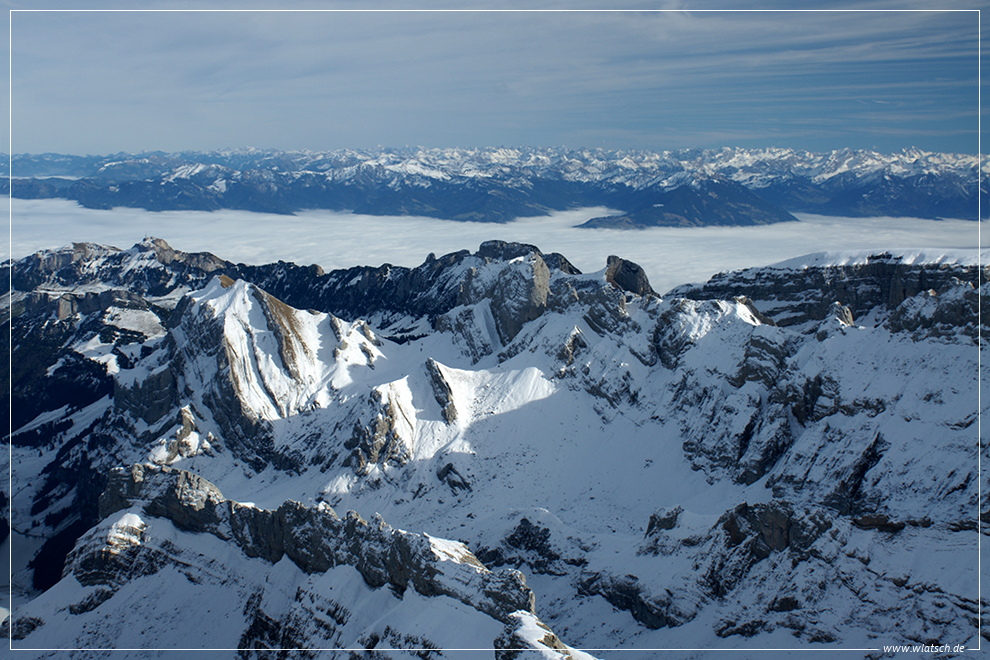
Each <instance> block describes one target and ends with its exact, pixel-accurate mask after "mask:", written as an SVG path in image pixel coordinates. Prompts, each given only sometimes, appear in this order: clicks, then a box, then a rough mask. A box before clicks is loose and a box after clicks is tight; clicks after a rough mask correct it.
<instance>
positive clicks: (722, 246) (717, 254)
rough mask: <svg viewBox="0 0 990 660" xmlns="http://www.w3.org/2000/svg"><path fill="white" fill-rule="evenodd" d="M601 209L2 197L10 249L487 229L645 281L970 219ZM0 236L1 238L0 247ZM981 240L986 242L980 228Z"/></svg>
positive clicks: (425, 243)
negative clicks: (619, 223) (612, 259)
mask: <svg viewBox="0 0 990 660" xmlns="http://www.w3.org/2000/svg"><path fill="white" fill-rule="evenodd" d="M603 211H604V209H600V208H599V209H583V210H579V211H567V212H562V213H557V214H554V215H553V216H549V217H542V218H523V219H520V220H517V221H515V222H513V223H509V224H505V225H494V224H482V223H460V222H451V221H447V220H435V219H431V218H410V217H388V216H385V217H382V216H358V215H350V214H343V213H333V212H328V211H310V212H305V213H300V214H298V215H296V216H282V215H268V214H262V213H250V212H246V211H216V212H213V213H208V212H189V211H182V212H178V211H177V212H171V211H169V212H161V213H152V212H149V211H143V210H140V209H125V208H118V209H113V210H112V211H97V210H91V209H85V208H82V207H80V206H78V205H76V204H75V203H74V202H68V201H65V200H19V199H15V200H13V214H12V217H13V227H12V231H11V235H12V238H13V243H12V246H13V249H12V253H13V256H14V257H15V258H19V257H23V256H26V255H27V254H30V253H32V252H34V251H36V250H39V249H42V248H56V247H60V246H62V245H66V244H68V243H71V242H80V241H91V242H96V243H107V244H110V245H116V246H117V247H121V248H127V247H130V246H131V245H133V244H134V243H137V242H138V241H140V240H141V239H142V238H143V237H144V236H146V235H152V236H157V237H159V238H164V239H165V240H167V241H168V242H169V243H170V244H171V245H172V246H173V247H175V248H177V249H180V250H184V251H187V252H198V251H209V252H213V253H215V254H217V255H218V256H220V257H223V258H224V259H229V260H231V261H242V262H245V263H254V264H260V263H269V262H273V261H278V260H280V259H281V260H284V261H293V262H296V263H299V264H304V265H308V264H311V263H316V264H319V265H320V266H322V267H323V268H324V269H327V270H329V269H333V268H347V267H350V266H357V265H370V266H378V265H381V264H383V263H391V264H393V265H397V266H417V265H419V264H420V263H422V262H423V261H424V259H425V258H426V255H428V254H429V253H430V252H433V253H435V254H437V255H440V254H444V253H447V252H453V251H456V250H463V249H467V250H472V251H474V250H476V249H477V248H478V246H479V245H480V244H481V243H482V242H483V241H486V240H491V239H501V240H506V241H519V242H524V243H531V244H534V245H536V246H537V247H539V248H540V249H541V250H542V251H544V252H560V253H561V254H563V255H564V256H566V257H567V258H568V259H569V260H571V261H572V262H573V263H574V265H576V266H577V267H578V268H580V269H581V270H583V271H584V272H594V271H597V270H600V269H602V268H604V267H605V261H606V259H607V257H608V255H610V254H615V255H618V256H620V257H623V258H625V259H630V260H632V261H635V262H637V263H639V264H640V265H642V266H643V267H644V268H645V269H646V272H647V274H648V275H649V277H650V281H651V283H652V284H653V287H654V288H655V289H656V290H658V291H667V290H669V289H671V288H673V287H674V286H677V285H678V284H683V283H686V282H699V281H704V280H706V279H708V278H709V277H710V276H711V275H713V274H715V273H717V272H719V271H723V270H732V269H737V268H747V267H750V266H762V265H766V264H770V263H776V262H778V261H783V260H785V259H789V258H792V257H797V256H801V255H804V254H808V253H811V252H820V251H843V250H860V249H876V250H883V249H899V248H903V249H916V248H930V249H933V250H936V251H937V250H973V251H974V252H975V250H976V248H977V247H978V246H979V245H980V243H979V240H980V237H979V230H980V226H981V225H980V224H979V223H976V222H969V221H964V220H943V221H932V220H919V219H913V218H865V219H864V218H829V217H822V216H810V215H801V216H799V217H800V218H801V222H788V223H781V224H776V225H765V226H762V227H735V228H732V227H730V228H726V227H700V228H699V227H693V228H659V227H658V228H652V229H644V230H639V231H622V230H611V229H577V228H575V227H574V225H576V224H578V223H580V222H583V221H584V220H587V219H589V218H592V217H595V216H598V215H601V214H602V213H603ZM6 242H7V241H6V240H3V241H2V242H0V245H3V248H4V249H5V250H6V248H7V245H4V244H5V243H6ZM983 247H990V234H988V236H987V238H986V239H984V243H983Z"/></svg>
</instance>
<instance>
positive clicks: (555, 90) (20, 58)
mask: <svg viewBox="0 0 990 660" xmlns="http://www.w3.org/2000/svg"><path fill="white" fill-rule="evenodd" d="M168 4H169V3H159V5H160V6H168ZM501 4H502V5H503V6H506V7H511V6H513V3H511V2H505V3H501ZM554 4H555V3H552V2H547V3H544V6H554ZM584 4H585V5H588V4H590V3H584ZM640 4H642V3H640ZM682 5H683V6H685V7H687V8H688V9H690V8H691V7H690V6H689V5H690V3H670V5H669V6H671V7H681V6H682ZM111 6H113V4H111ZM116 6H123V5H122V4H120V3H118V4H117V5H116ZM338 6H340V5H338ZM346 6H347V7H355V6H357V5H354V4H353V3H350V4H347V5H346ZM443 6H449V7H457V6H458V4H457V3H454V2H450V3H446V4H444V5H443ZM515 6H518V5H515ZM14 28H15V29H14V85H13V87H14V99H13V107H14V145H12V146H13V148H14V150H15V151H43V150H49V151H63V152H65V151H67V152H80V151H85V152H107V151H116V150H130V151H140V150H142V149H158V148H164V149H183V148H216V147H223V146H241V145H245V144H253V145H257V146H272V147H280V148H316V149H323V148H333V147H340V146H370V145H375V144H383V145H402V144H431V145H436V146H453V145H460V146H472V145H480V144H524V143H525V144H561V143H563V142H564V141H565V140H566V139H568V136H573V135H576V134H579V133H580V134H592V133H594V132H595V131H598V132H599V133H600V134H601V135H607V134H608V133H609V132H610V131H614V130H616V129H618V132H619V133H621V131H622V130H623V129H624V130H627V131H629V132H630V133H633V134H642V135H647V136H649V135H653V139H652V141H651V142H650V143H648V144H641V145H638V146H644V147H658V148H663V147H665V146H667V145H666V144H664V143H663V142H662V139H661V135H660V132H659V131H657V130H652V131H651V130H650V129H651V128H654V129H655V128H656V127H659V126H665V125H670V126H671V127H672V128H673V129H674V130H683V131H689V132H693V133H695V134H704V133H705V132H711V131H713V130H715V129H716V128H718V129H723V130H729V131H732V130H737V129H740V128H744V127H745V122H746V121H751V120H753V119H756V118H760V117H763V116H766V115H767V114H768V113H771V112H772V113H775V116H777V117H778V119H779V120H780V121H785V122H786V121H788V120H790V119H794V120H795V121H797V120H801V119H803V118H807V117H810V118H815V117H817V116H821V115H826V116H829V117H843V116H844V112H845V110H846V108H845V106H843V105H842V104H841V102H842V101H848V104H847V105H851V104H853V103H855V101H856V100H857V99H858V98H860V97H861V96H862V94H863V93H867V90H872V93H871V98H878V99H879V100H897V101H901V102H912V101H913V102H918V101H924V103H917V105H918V106H919V107H920V106H922V105H925V104H927V109H928V110H930V109H931V107H933V104H934V107H942V108H944V109H945V110H946V112H947V115H948V116H950V117H955V116H958V115H959V113H960V104H961V103H963V100H962V97H963V95H962V93H961V90H958V89H957V88H955V87H953V85H959V84H962V85H966V84H970V85H972V84H975V83H974V81H975V75H976V74H975V52H976V42H975V37H976V26H975V21H974V20H973V19H971V18H970V17H969V16H968V15H966V14H953V13H922V12H915V13H910V12H886V13H877V14H869V13H867V14H862V13H851V12H831V13H813V14H804V13H800V14H795V13H782V12H769V13H740V12H714V13H703V12H695V13H692V12H690V11H689V12H667V13H647V12H638V13H636V12H589V13H575V12H554V13H516V12H510V13H461V12H458V13H397V12H384V13H291V14H289V13H239V12H224V13H132V14H123V13H113V12H111V13H93V14H78V13H67V14H42V13H34V12H31V13H25V12H21V13H15V16H14ZM891 67H893V69H891ZM934 69H938V71H939V72H940V75H942V76H948V77H950V78H953V79H954V80H953V81H948V82H946V81H938V80H935V79H933V78H932V76H930V75H928V73H927V71H929V70H934ZM891 71H895V72H896V73H897V75H895V76H892V75H890V74H891ZM871 85H872V86H873V87H871ZM823 89H829V90H830V92H835V93H834V94H832V95H831V96H830V97H829V99H828V102H829V103H830V107H829V108H828V109H827V111H826V112H824V113H818V114H816V111H815V108H814V107H813V101H812V98H813V97H819V98H820V97H821V96H822V92H821V91H820V90H823ZM965 98H966V99H968V98H969V96H966V97H965ZM966 102H967V103H968V101H966ZM970 105H972V104H970ZM974 112H975V110H974ZM849 121H852V120H851V119H850V120H849ZM891 121H892V122H898V123H901V124H902V125H903V126H904V127H905V128H906V129H907V130H910V128H911V127H913V126H917V124H918V122H919V121H920V120H916V119H911V118H910V116H908V117H905V115H904V113H900V115H899V116H898V117H892V119H891ZM78 126H85V127H86V129H85V130H79V129H78V128H77V127H78ZM830 135H831V136H832V137H833V140H834V144H832V145H831V146H832V147H838V146H857V145H848V144H842V143H841V137H842V134H836V133H835V132H833V133H830ZM845 135H846V136H852V137H855V134H854V133H847V134H845ZM18 145H21V146H18ZM103 145H105V146H103ZM592 145H593V146H599V145H600V140H594V139H593V141H592ZM572 146H581V145H572ZM606 146H613V147H631V146H637V145H633V144H628V143H627V144H611V145H606ZM796 146H801V145H796ZM806 146H810V145H806ZM933 146H934V145H929V147H930V148H932V147H933Z"/></svg>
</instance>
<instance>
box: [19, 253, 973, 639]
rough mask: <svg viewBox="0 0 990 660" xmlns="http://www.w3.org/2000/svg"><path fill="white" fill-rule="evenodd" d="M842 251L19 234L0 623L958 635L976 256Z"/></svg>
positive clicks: (266, 632)
mask: <svg viewBox="0 0 990 660" xmlns="http://www.w3.org/2000/svg"><path fill="white" fill-rule="evenodd" d="M824 259H825V258H824V257H823V256H822V255H818V256H815V255H810V256H808V257H805V258H802V259H800V260H795V261H794V262H793V263H790V264H788V263H785V264H779V265H777V266H773V267H768V268H764V269H754V270H750V271H744V272H742V273H737V274H735V275H730V274H723V275H719V276H717V277H716V278H713V280H712V282H710V283H708V284H706V285H702V286H695V287H690V288H687V287H686V288H684V289H683V290H679V291H680V292H681V293H683V294H685V297H677V296H668V297H665V298H661V297H659V296H657V295H656V294H655V293H653V292H652V290H651V289H650V287H649V283H648V281H646V278H645V275H643V273H642V271H641V270H640V269H639V268H638V267H636V266H635V264H631V263H630V262H627V261H624V260H622V259H619V258H614V259H610V260H609V263H607V264H605V265H604V268H603V270H601V271H599V272H598V273H594V274H590V275H582V274H579V273H577V272H576V271H575V270H574V269H573V268H572V267H571V266H569V264H568V262H567V261H566V259H564V258H563V257H560V256H559V255H547V254H544V253H542V252H540V251H539V250H538V249H537V248H535V247H534V246H529V245H522V244H514V243H503V242H498V241H493V242H488V243H484V244H483V245H482V246H481V247H480V249H479V250H478V251H477V252H475V253H473V254H471V253H468V252H466V251H465V252H459V253H453V254H450V255H443V256H441V257H433V256H431V257H430V258H429V259H428V260H427V261H426V262H425V263H424V264H422V265H421V266H419V267H417V268H408V269H399V268H392V267H389V266H383V267H380V268H356V269H349V270H346V271H333V272H327V273H324V272H322V271H319V270H318V269H312V268H305V267H297V266H293V265H292V264H272V265H269V266H244V265H231V264H228V263H227V262H224V261H222V260H220V259H218V258H216V257H212V256H209V255H198V256H191V255H182V254H181V253H177V252H175V251H173V250H171V248H168V247H167V245H166V244H164V243H163V242H161V241H157V240H155V239H149V240H148V241H145V242H144V243H142V244H141V245H139V246H135V247H134V248H132V249H130V250H116V249H112V248H105V247H101V246H94V245H85V246H73V247H70V248H67V249H65V250H61V251H51V252H47V253H42V254H39V255H35V256H34V257H32V258H31V259H28V260H25V261H24V262H23V264H21V265H22V266H23V272H24V277H25V280H24V281H25V282H28V283H30V282H37V284H33V285H31V286H32V288H31V289H30V290H25V291H22V290H15V291H13V292H12V294H11V296H10V297H9V298H8V303H7V305H8V306H7V308H6V309H5V311H6V315H5V317H4V318H6V322H7V323H9V324H10V326H9V328H10V334H9V335H8V334H7V333H0V338H2V337H6V338H7V339H0V341H8V342H9V343H11V344H12V348H11V350H12V356H13V357H14V358H15V359H14V361H13V362H12V364H11V367H12V373H11V379H10V382H11V383H12V388H13V391H12V392H11V395H12V400H13V402H14V403H15V406H14V407H13V409H12V410H11V411H10V415H11V420H10V421H11V423H12V426H13V433H12V435H11V453H12V456H13V459H14V464H13V467H14V469H13V472H14V478H15V483H16V484H17V488H16V489H15V491H14V494H13V496H12V497H10V499H9V502H10V504H11V510H12V514H13V515H12V518H11V520H10V523H11V530H12V532H11V542H12V544H15V545H16V547H17V548H19V549H18V552H16V553H14V556H15V559H16V560H17V561H16V562H15V566H14V567H13V568H12V573H13V577H14V583H15V594H16V595H17V597H18V598H20V600H19V601H18V602H17V603H16V605H17V607H16V608H15V612H16V614H15V619H14V621H13V622H10V623H8V624H7V625H8V631H9V632H10V633H11V634H12V635H13V637H14V638H15V639H17V640H19V641H23V642H30V644H32V645H35V646H43V647H46V648H47V647H53V646H60V645H63V646H66V647H70V648H91V647H97V648H103V647H112V646H117V647H120V646H123V645H124V644H130V646H128V648H146V647H155V645H156V644H157V645H161V644H166V645H167V644H169V643H172V642H174V638H173V639H172V642H169V640H168V639H165V638H164V637H161V636H156V635H159V633H156V632H154V631H151V630H150V628H149V627H148V626H135V625H134V620H135V617H144V619H142V620H149V621H154V620H160V619H163V618H166V617H167V618H168V620H169V621H172V622H174V625H173V626H171V627H168V630H170V631H172V630H177V629H182V630H184V631H185V633H188V635H187V637H188V639H190V640H192V641H190V643H191V644H195V645H199V646H204V647H209V648H213V647H214V646H215V645H216V644H218V643H219V642H218V641H217V640H220V639H222V640H223V648H230V649H240V655H241V657H260V656H261V655H262V654H264V652H265V649H274V648H298V649H319V648H334V649H340V648H366V649H372V648H375V649H378V650H379V651H381V650H382V649H383V648H403V649H409V650H410V651H409V652H411V653H419V652H423V653H430V654H437V655H440V654H442V653H443V649H446V648H468V647H470V648H474V647H475V645H476V644H477V643H478V641H477V640H479V639H480V640H483V642H481V643H483V644H484V645H485V647H488V648H492V649H495V650H497V652H498V654H499V655H500V657H502V656H504V657H513V654H514V653H516V651H517V649H527V650H529V651H536V650H538V651H541V652H543V653H544V655H548V654H549V655H551V657H552V655H553V654H556V655H559V656H561V657H566V656H567V655H570V656H571V657H574V658H579V657H582V656H581V654H580V652H578V651H575V650H574V649H573V648H569V647H567V646H566V645H565V643H564V642H566V643H567V644H571V645H579V646H584V647H589V648H616V647H630V648H632V647H635V648H670V647H671V644H672V642H671V640H672V639H674V638H675V637H676V636H677V635H681V634H688V635H689V636H691V637H692V644H694V645H696V647H697V648H721V647H722V646H720V645H723V646H724V645H726V644H728V645H730V646H733V647H735V648H740V647H743V646H746V645H752V646H753V647H754V648H764V647H765V644H768V643H774V644H777V643H779V640H780V639H781V638H782V635H786V637H783V638H784V639H791V638H793V639H795V640H796V642H795V643H796V644H797V646H796V647H795V648H799V647H802V645H803V646H806V645H807V644H809V643H812V644H822V645H831V646H827V648H831V649H835V650H838V649H840V648H844V647H849V646H850V645H855V648H866V646H863V645H869V646H868V647H869V648H873V647H879V646H881V645H883V644H886V643H888V642H889V643H900V642H901V641H903V640H902V639H901V638H898V639H897V640H893V639H891V638H890V636H891V634H892V633H891V631H899V632H898V633H897V634H898V635H903V639H907V640H921V641H925V640H930V639H931V640H934V639H949V638H952V639H963V638H965V636H966V635H968V634H970V632H969V631H971V630H972V629H973V628H974V627H975V626H976V625H977V623H976V619H977V618H978V617H977V614H978V611H979V608H980V606H981V603H980V602H979V601H978V600H977V596H975V595H974V594H971V593H969V592H968V591H966V588H965V585H969V584H973V583H974V582H975V580H976V570H975V567H972V566H971V562H968V561H967V558H970V557H971V556H973V548H974V543H975V541H976V539H977V538H978V537H977V534H979V524H980V522H979V521H977V520H976V519H974V515H973V513H974V511H977V510H978V511H980V512H982V513H983V514H985V515H983V521H984V522H985V519H986V518H988V517H990V507H988V506H987V504H986V503H985V502H982V501H980V500H979V488H978V486H979V484H980V483H981V481H980V480H981V479H982V478H983V477H982V476H981V475H980V474H979V473H978V469H977V466H976V465H975V464H974V461H973V458H974V449H975V448H974V445H973V438H974V436H973V434H974V433H976V429H977V427H978V422H977V420H978V416H979V413H980V411H979V409H978V402H976V400H975V398H974V397H973V396H972V393H973V392H975V391H976V390H977V389H978V388H979V387H982V386H983V385H984V384H986V383H984V382H983V381H984V380H985V377H984V375H983V374H982V373H981V372H980V371H979V369H978V356H979V352H980V351H982V350H985V346H984V343H983V341H982V339H981V336H982V332H983V330H982V328H981V327H980V326H979V323H980V320H979V318H980V316H979V312H980V311H981V310H982V309H983V308H984V307H985V306H986V304H987V302H986V301H987V300H988V292H990V289H988V288H987V287H988V286H990V285H987V284H986V283H985V279H986V278H985V271H984V270H982V269H981V268H980V267H978V266H975V265H970V264H967V263H965V262H962V263H948V262H947V261H946V259H945V258H939V259H921V258H919V257H918V256H917V255H913V256H912V255H909V254H905V255H899V254H889V255H883V256H877V255H872V256H871V255H869V254H850V255H840V256H839V257H838V258H837V260H838V263H836V262H833V261H825V260H824ZM908 262H910V263H908ZM21 265H18V264H14V270H15V271H17V270H18V269H19V268H20V267H21ZM146 271H147V272H146ZM28 275H30V278H29V277H28ZM249 276H250V277H255V278H256V279H255V280H251V279H250V278H249ZM31 278H33V279H31ZM100 278H106V280H107V281H106V282H104V281H103V280H101V279H100ZM258 282H265V283H267V284H270V285H272V287H274V288H276V289H278V291H279V293H275V292H273V291H269V290H266V288H265V287H264V286H261V285H260V284H259V283H258ZM156 283H157V284H156ZM163 283H167V286H166V284H163ZM152 284H154V285H155V286H159V285H160V286H161V287H163V288H159V289H154V288H153V287H152ZM922 285H924V286H925V288H918V287H921V286H922ZM170 287H171V288H170ZM915 288H918V290H917V291H915ZM152 290H154V291H156V293H155V294H154V295H152V294H151V293H149V291H152ZM716 293H719V296H718V297H712V296H715V294H716ZM283 294H284V295H283ZM723 294H724V296H723ZM289 298H291V299H292V301H295V302H292V301H290V300H289ZM65 301H70V302H71V304H70V302H65ZM60 306H61V307H60ZM60 308H61V309H62V312H63V313H61V314H60V312H59V309H60ZM349 310H350V311H349ZM354 310H362V314H364V315H365V318H360V317H358V316H356V315H353V314H352V313H351V312H353V311H354ZM11 339H12V340H13V341H12V342H11V341H10V340H11ZM981 450H982V451H983V452H984V454H985V453H986V449H985V448H982V449H981ZM988 459H990V456H988ZM121 465H127V466H131V467H128V468H120V466H121ZM3 495H4V497H6V496H7V495H8V494H6V493H3ZM0 501H3V500H0ZM337 511H362V512H376V511H378V512H381V513H382V514H383V515H384V516H385V517H387V519H388V520H389V521H390V523H391V524H386V523H385V522H384V519H382V518H381V517H377V516H376V517H371V519H370V521H366V520H364V519H362V518H360V517H359V516H358V515H357V514H346V515H343V516H338V515H337V513H336V512H337ZM392 524H394V525H400V526H401V527H403V528H406V529H414V530H423V531H424V532H427V533H428V534H427V533H422V534H419V533H411V532H405V531H402V530H400V529H398V528H397V527H393V526H392ZM35 539H37V540H35ZM443 539H456V540H450V541H447V540H443ZM21 544H23V545H21ZM469 548H470V550H469ZM472 550H473V551H472ZM917 556H924V557H926V558H928V559H927V560H926V562H924V563H923V564H919V563H918V562H916V561H915V560H914V559H913V558H914V557H917ZM21 557H23V559H21ZM524 573H525V574H527V575H529V576H531V577H532V579H531V580H530V581H529V585H532V586H528V585H527V583H526V582H525V581H524V580H523V578H522V577H521V576H522V574H524ZM534 576H535V577H534ZM961 585H962V586H961ZM150 594H154V595H155V596H156V597H149V595H150ZM534 598H535V599H536V601H537V602H538V603H539V611H538V615H537V610H536V609H535V606H534V604H533V603H534V601H533V599H534ZM186 602H188V603H194V604H195V605H194V606H189V607H188V608H186V609H183V606H182V603H186ZM220 602H230V603H236V604H237V605H236V606H235V607H234V608H233V610H229V611H228V610H225V612H224V614H223V617H221V616H220V615H218V614H217V612H216V611H215V610H211V608H212V607H213V605H212V604H215V603H220ZM589 622H594V623H593V624H592V623H589ZM548 629H552V630H554V631H556V632H557V634H554V633H551V632H548ZM685 631H689V632H687V633H685ZM185 633H184V634H185ZM142 634H143V635H144V636H142ZM161 634H163V635H164V634H165V633H161ZM173 637H174V636H173ZM214 638H215V639H214ZM299 653H302V654H306V653H315V651H303V650H300V651H299ZM741 657H747V656H746V654H745V653H743V654H742V655H741ZM750 657H752V656H750Z"/></svg>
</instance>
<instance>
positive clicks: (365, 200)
mask: <svg viewBox="0 0 990 660" xmlns="http://www.w3.org/2000/svg"><path fill="white" fill-rule="evenodd" d="M4 160H6V159H4ZM12 174H13V196H14V197H18V198H25V199H39V198H66V199H72V200H75V201H77V202H78V203H79V204H81V205H83V206H85V207H87V208H112V207H115V206H125V207H136V208H145V209H148V210H152V211H165V210H206V211H212V210H218V209H241V210H248V211H256V212H267V213H282V214H288V213H295V212H297V211H301V210H305V209H329V210H336V211H353V212H355V213H363V214H369V215H421V216H429V217H435V218H442V219H447V220H458V221H474V222H509V221H511V220H513V219H515V218H518V217H527V216H539V215H546V214H548V213H551V212H553V211H559V210H566V209H572V208H579V207H595V206H602V207H607V208H609V209H613V210H615V211H616V212H615V213H614V214H612V215H609V216H604V217H600V218H593V219H591V220H589V221H588V222H587V223H585V224H584V225H582V226H585V227H614V228H641V227H653V226H705V225H761V224H769V223H774V222H786V221H790V220H794V219H795V218H794V216H792V215H791V213H799V212H803V213H819V214H824V215H838V216H847V217H870V216H907V217H921V218H932V219H936V218H962V219H976V218H975V214H976V209H977V204H978V203H980V204H981V206H980V215H981V217H988V216H990V208H988V205H987V202H986V199H985V198H986V195H985V194H984V196H983V197H984V199H983V201H982V202H978V196H979V195H980V192H981V191H982V192H983V193H985V192H986V191H987V189H988V186H987V181H988V176H990V169H988V168H986V167H985V168H983V169H982V171H981V168H980V162H979V158H978V157H976V156H971V155H965V154H944V153H931V152H925V151H920V150H917V149H907V150H904V151H901V152H899V153H894V154H881V153H877V152H873V151H867V150H854V149H841V150H837V151H832V152H828V153H811V152H805V151H796V150H793V149H778V148H770V149H736V148H723V149H684V150H679V151H663V152H645V151H637V152H631V151H630V152H623V151H604V150H566V149H554V148H520V149H507V148H482V149H422V148H406V149H376V150H354V149H342V150H336V151H327V152H317V151H274V150H259V149H239V150H229V151H211V152H180V153H164V152H147V153H140V154H124V153H119V154H113V155H110V156H68V155H62V154H41V155H30V154H26V155H16V156H14V157H13V159H12ZM978 183H979V185H978ZM8 186H9V182H8V181H7V180H4V181H2V182H0V191H2V192H4V193H6V192H8V190H9V188H8Z"/></svg>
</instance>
